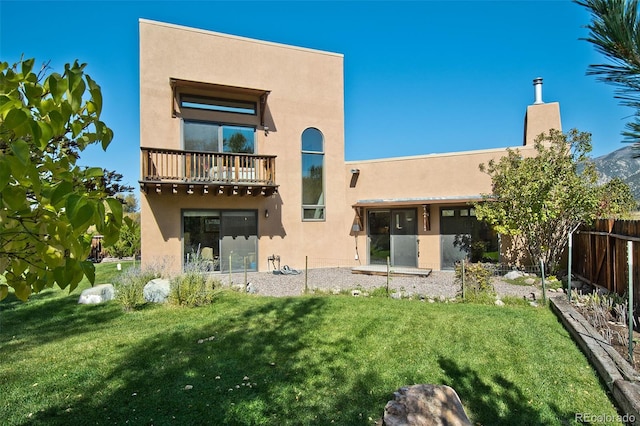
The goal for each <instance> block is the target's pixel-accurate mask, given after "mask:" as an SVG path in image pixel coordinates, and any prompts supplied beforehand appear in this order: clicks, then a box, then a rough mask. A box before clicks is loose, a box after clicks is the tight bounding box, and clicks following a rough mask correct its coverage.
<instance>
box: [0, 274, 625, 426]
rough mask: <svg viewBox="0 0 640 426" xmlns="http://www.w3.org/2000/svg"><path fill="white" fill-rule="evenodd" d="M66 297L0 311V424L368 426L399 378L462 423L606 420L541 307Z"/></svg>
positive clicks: (227, 296)
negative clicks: (455, 398)
mask: <svg viewBox="0 0 640 426" xmlns="http://www.w3.org/2000/svg"><path fill="white" fill-rule="evenodd" d="M102 267H103V266H102V265H99V270H100V269H101V268H102ZM109 267H111V266H109ZM113 273H116V272H115V271H111V272H109V273H108V274H106V275H102V276H101V277H103V278H102V279H103V280H110V279H111V276H112V274H113ZM97 282H101V281H100V280H98V281H97ZM84 286H86V284H85V285H84ZM78 293H79V292H78V291H76V292H74V294H72V295H68V292H64V291H55V290H48V291H46V292H44V293H42V294H39V295H35V296H34V297H33V298H32V299H31V300H30V301H29V302H28V303H26V304H25V303H21V302H18V301H15V300H13V299H7V300H5V301H3V302H0V327H1V328H0V331H1V332H0V359H1V360H2V363H1V364H0V396H1V397H0V418H2V419H3V424H8V425H18V424H24V425H26V424H29V425H39V424H42V425H57V424H60V425H69V424H71V425H74V424H82V425H85V424H87V425H88V424H101V425H102V424H125V423H128V424H134V425H142V424H144V425H147V424H153V425H163V424H172V425H184V424H239V425H253V424H269V425H304V424H331V423H332V422H334V424H340V425H350V424H364V425H366V424H369V425H371V424H373V422H374V421H375V420H376V419H377V418H379V417H380V416H381V414H382V411H383V408H384V405H385V403H386V402H387V401H388V400H389V399H390V398H391V397H392V393H393V391H394V390H396V389H397V388H398V387H401V386H403V385H409V384H414V383H436V384H448V385H450V386H452V387H453V388H454V389H456V391H457V392H458V394H459V395H460V398H461V400H462V403H463V405H464V407H465V409H466V410H467V413H468V414H469V416H470V417H471V419H472V421H473V422H474V424H482V425H487V426H488V425H518V424H522V425H524V424H527V425H565V424H577V423H576V422H575V421H574V417H575V414H576V413H591V414H602V415H610V416H615V415H616V409H615V407H614V406H613V404H612V403H611V401H610V400H609V398H608V396H607V393H606V391H605V390H604V387H603V386H602V385H601V383H600V382H599V380H598V378H597V376H596V374H595V372H594V371H593V369H592V368H591V367H590V366H589V364H588V362H587V360H586V358H585V357H584V356H583V355H582V353H581V352H580V351H579V349H578V348H577V347H576V345H575V344H574V343H573V341H572V340H571V338H570V337H569V335H568V333H567V332H566V331H565V330H564V329H563V328H562V326H561V325H560V324H559V322H558V321H557V319H556V317H555V316H554V315H553V314H552V313H551V312H550V311H549V310H547V309H545V308H531V307H525V306H511V307H509V306H506V307H501V308H498V307H494V306H486V305H475V304H451V303H447V304H445V303H435V304H429V303H421V302H418V301H406V300H392V299H383V298H353V297H350V296H305V297H297V298H270V297H256V296H250V295H244V294H238V293H233V292H223V293H222V294H221V295H220V296H219V297H218V298H217V299H216V301H215V303H214V304H213V305H211V306H208V307H202V308H195V309H188V308H172V307H167V306H147V307H145V308H144V309H141V310H138V311H134V312H130V313H125V312H123V310H122V308H121V307H120V306H119V305H117V304H116V303H107V304H104V305H99V306H98V305H93V306H91V305H77V304H76V302H77V299H78ZM191 386H192V388H189V387H191ZM614 424H615V423H614Z"/></svg>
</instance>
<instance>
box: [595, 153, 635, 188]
mask: <svg viewBox="0 0 640 426" xmlns="http://www.w3.org/2000/svg"><path fill="white" fill-rule="evenodd" d="M634 155H640V151H639V150H636V149H634V148H633V146H632V145H628V146H625V147H624V148H620V149H617V150H615V151H613V152H610V153H609V154H605V155H602V156H600V157H596V158H594V159H593V162H594V163H595V165H596V170H597V171H598V183H599V184H602V183H605V182H608V181H609V180H611V179H613V178H614V177H619V178H620V179H622V180H623V181H624V182H625V183H626V184H627V185H629V188H631V192H632V193H633V196H634V197H635V199H636V200H640V158H634Z"/></svg>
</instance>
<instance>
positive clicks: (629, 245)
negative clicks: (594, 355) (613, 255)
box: [627, 241, 633, 365]
mask: <svg viewBox="0 0 640 426" xmlns="http://www.w3.org/2000/svg"><path fill="white" fill-rule="evenodd" d="M627 253H628V255H627V259H628V264H629V314H628V317H629V318H628V321H629V362H630V363H631V365H633V241H627Z"/></svg>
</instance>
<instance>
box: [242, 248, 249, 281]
mask: <svg viewBox="0 0 640 426" xmlns="http://www.w3.org/2000/svg"><path fill="white" fill-rule="evenodd" d="M242 260H243V263H244V288H245V289H246V288H247V284H248V283H247V256H244V257H243V259H242Z"/></svg>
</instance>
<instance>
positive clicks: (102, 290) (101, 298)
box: [78, 284, 116, 305]
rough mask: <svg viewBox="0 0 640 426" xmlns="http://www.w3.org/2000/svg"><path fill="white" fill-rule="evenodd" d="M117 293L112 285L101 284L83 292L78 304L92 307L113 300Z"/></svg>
mask: <svg viewBox="0 0 640 426" xmlns="http://www.w3.org/2000/svg"><path fill="white" fill-rule="evenodd" d="M115 295H116V292H115V290H114V288H113V285H111V284H100V285H97V286H95V287H91V288H88V289H86V290H83V291H82V293H80V299H78V303H79V304H81V305H92V304H96V303H103V302H106V301H108V300H113V298H114V297H115Z"/></svg>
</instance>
